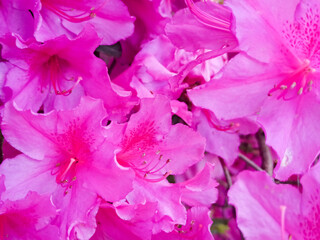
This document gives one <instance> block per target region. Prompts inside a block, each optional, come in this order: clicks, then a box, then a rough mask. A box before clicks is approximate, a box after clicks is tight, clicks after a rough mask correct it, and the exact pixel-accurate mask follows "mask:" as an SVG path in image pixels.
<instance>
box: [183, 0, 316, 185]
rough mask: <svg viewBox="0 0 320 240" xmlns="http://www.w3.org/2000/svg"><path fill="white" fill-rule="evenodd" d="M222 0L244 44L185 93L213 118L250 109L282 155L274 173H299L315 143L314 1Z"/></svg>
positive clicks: (241, 114)
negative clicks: (214, 74) (219, 72)
mask: <svg viewBox="0 0 320 240" xmlns="http://www.w3.org/2000/svg"><path fill="white" fill-rule="evenodd" d="M227 6H229V7H230V8H231V9H232V10H233V13H234V15H235V17H236V26H235V27H236V29H235V31H236V34H237V37H238V39H239V46H240V49H241V50H243V52H242V53H240V54H238V55H237V56H236V57H234V58H233V59H231V61H230V62H229V64H228V65H227V66H226V68H225V71H224V73H223V76H222V77H221V78H220V79H218V80H216V81H213V82H212V83H211V84H209V85H207V86H205V87H200V88H198V89H196V90H193V91H190V92H189V96H190V97H191V99H192V101H193V102H194V103H195V104H196V105H197V106H200V107H203V108H206V109H210V110H211V111H213V112H214V113H215V114H216V116H217V117H218V118H219V119H224V120H230V119H234V118H241V117H254V116H255V117H256V118H257V120H258V122H259V123H260V124H261V125H262V126H263V128H264V130H265V132H266V135H267V143H268V144H269V145H271V146H272V147H273V148H274V149H275V150H276V152H277V153H278V155H279V157H280V161H279V164H278V166H277V169H276V177H277V178H279V179H287V178H288V177H289V176H290V175H292V174H299V173H304V172H306V170H307V169H308V168H309V167H310V165H311V164H312V162H313V161H314V159H315V157H316V155H317V153H318V151H319V149H320V141H319V140H318V139H319V138H318V136H317V134H316V132H318V131H319V130H320V126H319V124H318V119H319V117H320V111H319V107H318V105H319V100H320V99H319V97H318V92H319V86H320V85H319V84H317V80H318V79H319V73H318V70H319V51H318V50H319V46H318V45H319V44H318V41H319V31H320V28H319V24H318V21H319V20H318V18H319V11H320V5H319V3H318V2H317V1H305V0H301V1H298V0H295V1H290V2H279V1H268V2H266V1H260V0H254V1H233V0H230V1H228V2H227ZM248 16H250V18H248ZM249 29H250V31H249ZM251 29H254V31H251ZM265 39H268V40H267V41H265ZM302 143H303V144H302ZM306 145H307V146H308V147H307V148H305V146H306Z"/></svg>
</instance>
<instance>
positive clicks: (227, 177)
mask: <svg viewBox="0 0 320 240" xmlns="http://www.w3.org/2000/svg"><path fill="white" fill-rule="evenodd" d="M219 161H220V164H221V166H222V169H223V173H224V176H225V178H226V180H227V184H228V189H229V188H230V187H231V185H232V179H231V176H230V172H229V169H228V167H227V166H226V164H225V163H224V161H223V159H222V158H221V157H219Z"/></svg>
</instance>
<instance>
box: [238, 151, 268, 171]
mask: <svg viewBox="0 0 320 240" xmlns="http://www.w3.org/2000/svg"><path fill="white" fill-rule="evenodd" d="M239 158H240V159H242V160H243V161H245V162H246V163H247V164H248V165H249V166H251V167H253V168H254V169H255V170H258V171H263V169H262V168H261V167H259V166H258V165H257V164H255V163H254V162H253V161H252V160H251V159H249V158H247V157H246V156H245V155H243V154H242V153H239Z"/></svg>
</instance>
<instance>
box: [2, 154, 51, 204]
mask: <svg viewBox="0 0 320 240" xmlns="http://www.w3.org/2000/svg"><path fill="white" fill-rule="evenodd" d="M51 167H52V163H51V162H50V160H49V161H39V160H35V159H32V158H29V157H27V156H26V155H24V154H20V155H18V156H16V157H15V158H13V159H6V160H5V161H4V162H3V163H2V164H1V165H0V174H3V175H4V176H5V177H6V179H5V186H6V189H7V190H6V191H5V192H4V193H3V195H2V199H10V200H16V199H21V198H24V197H25V196H26V195H27V194H28V192H29V191H35V192H37V193H39V194H50V193H51V192H52V191H54V190H55V188H56V187H57V184H56V182H55V179H54V178H53V176H52V174H51V173H50V169H51ZM26 169H28V170H26ZM44 183H45V184H44Z"/></svg>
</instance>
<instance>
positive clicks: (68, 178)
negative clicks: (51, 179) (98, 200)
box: [51, 158, 79, 194]
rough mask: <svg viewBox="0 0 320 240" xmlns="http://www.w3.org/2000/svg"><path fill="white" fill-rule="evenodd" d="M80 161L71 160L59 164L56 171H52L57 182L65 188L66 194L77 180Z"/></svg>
mask: <svg viewBox="0 0 320 240" xmlns="http://www.w3.org/2000/svg"><path fill="white" fill-rule="evenodd" d="M78 163H79V160H78V159H77V158H70V159H68V160H66V161H63V162H61V163H57V164H56V166H55V168H54V170H52V172H51V174H52V175H57V176H56V182H57V183H58V184H61V186H63V187H65V188H66V190H65V194H67V193H68V190H69V189H71V188H72V184H73V183H74V182H75V181H76V180H77V177H76V173H77V165H78Z"/></svg>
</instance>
